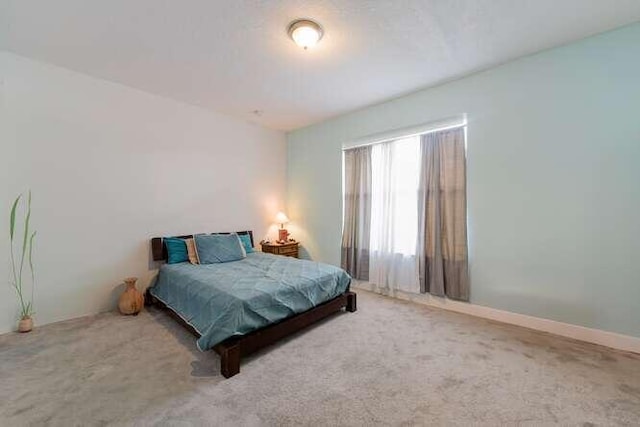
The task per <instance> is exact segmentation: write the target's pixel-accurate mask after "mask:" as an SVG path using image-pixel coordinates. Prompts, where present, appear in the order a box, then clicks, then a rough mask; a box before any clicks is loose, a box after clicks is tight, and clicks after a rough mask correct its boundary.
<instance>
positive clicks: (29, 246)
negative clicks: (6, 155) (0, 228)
mask: <svg viewBox="0 0 640 427" xmlns="http://www.w3.org/2000/svg"><path fill="white" fill-rule="evenodd" d="M21 199H22V194H20V195H19V196H18V197H16V199H15V201H14V202H13V206H12V207H11V216H10V218H9V237H10V241H11V251H10V252H11V285H12V286H13V287H14V288H15V290H16V293H17V294H18V300H19V301H20V322H19V323H18V331H20V332H29V331H31V330H32V329H33V317H32V316H33V315H34V311H33V290H34V285H35V273H34V269H33V241H34V238H35V237H36V232H35V231H33V232H31V230H30V229H29V225H30V224H29V223H30V221H31V191H29V194H28V198H27V207H26V212H25V213H24V225H23V230H22V232H21V233H20V234H21V236H18V235H17V230H16V214H17V210H18V206H19V204H20V200H21ZM16 252H17V253H18V254H19V257H16V254H15V253H16ZM25 262H26V263H27V264H28V266H25ZM25 268H28V269H29V271H30V272H31V275H30V276H31V277H30V278H31V298H28V297H27V296H25V288H26V286H25V282H26V280H25V277H24V276H23V273H24V271H25Z"/></svg>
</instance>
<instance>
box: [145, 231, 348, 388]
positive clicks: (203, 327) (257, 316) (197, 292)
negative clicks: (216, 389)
mask: <svg viewBox="0 0 640 427" xmlns="http://www.w3.org/2000/svg"><path fill="white" fill-rule="evenodd" d="M237 233H238V234H248V235H249V236H250V238H251V243H252V245H253V233H251V232H250V231H242V232H237ZM178 237H181V238H188V237H191V236H178ZM151 246H152V254H153V259H154V260H155V261H163V260H166V258H167V252H166V247H165V245H164V243H163V239H162V238H154V239H152V241H151ZM350 282H351V278H350V277H349V275H348V274H347V273H346V272H345V271H344V270H342V269H340V268H338V267H334V266H331V265H327V264H322V263H318V262H313V261H308V260H299V259H295V258H290V257H284V256H279V255H272V254H266V253H262V252H253V253H249V254H247V257H246V258H244V259H242V260H239V261H233V262H226V263H220V264H208V265H192V264H190V263H188V262H184V263H178V264H163V265H161V266H160V269H159V273H158V277H157V280H156V282H155V284H154V285H153V286H152V287H150V288H149V289H148V290H147V295H148V298H147V300H148V301H149V302H150V303H156V304H159V305H161V306H164V307H166V308H168V309H169V310H170V311H171V312H172V313H173V315H174V317H176V318H178V319H179V320H180V321H181V323H183V324H185V325H186V326H187V327H188V328H189V329H190V330H191V331H192V332H193V333H194V334H195V335H196V336H197V337H198V340H197V343H196V344H197V346H198V349H200V350H201V351H205V350H210V349H212V350H214V351H216V352H217V353H218V354H219V355H220V362H221V363H220V369H221V373H222V375H223V376H224V377H226V378H229V377H231V376H233V375H235V374H237V373H238V372H239V371H240V359H241V358H242V357H243V356H246V355H248V354H250V353H252V352H254V351H256V350H258V349H260V348H263V347H265V346H267V345H269V344H271V343H273V342H275V341H277V340H279V339H281V338H283V337H285V336H287V335H289V334H292V333H294V332H297V331H299V330H301V329H303V328H305V327H307V326H308V325H310V324H312V323H315V322H317V321H318V320H321V319H323V318H325V317H327V316H329V315H330V314H332V313H334V312H337V311H340V310H342V309H343V308H344V309H346V310H347V311H351V312H353V311H355V310H356V295H355V293H353V292H350Z"/></svg>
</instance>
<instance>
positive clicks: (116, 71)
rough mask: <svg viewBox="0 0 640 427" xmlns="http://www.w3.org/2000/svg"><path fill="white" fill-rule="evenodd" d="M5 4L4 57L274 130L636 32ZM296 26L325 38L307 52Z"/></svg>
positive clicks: (634, 5)
mask: <svg viewBox="0 0 640 427" xmlns="http://www.w3.org/2000/svg"><path fill="white" fill-rule="evenodd" d="M0 2H4V4H3V6H4V9H5V10H0V14H2V15H3V16H4V18H2V19H4V20H5V21H6V22H4V23H1V22H0V24H2V29H3V33H1V34H0V38H1V41H2V44H3V48H4V49H6V50H10V51H13V52H15V53H17V54H20V55H24V56H27V57H31V58H35V59H38V60H42V61H46V62H50V63H53V64H56V65H60V66H63V67H66V68H70V69H73V70H76V71H80V72H83V73H86V74H89V75H92V76H95V77H100V78H103V79H107V80H111V81H114V82H119V83H122V84H125V85H128V86H132V87H135V88H138V89H142V90H145V91H148V92H152V93H156V94H160V95H163V96H166V97H169V98H173V99H176V100H180V101H184V102H187V103H190V104H194V105H198V106H202V107H205V108H209V109H211V110H214V111H218V112H222V113H226V114H230V115H233V116H237V117H242V118H245V119H247V120H251V121H254V122H257V123H260V124H262V125H265V126H268V127H271V128H275V129H282V130H291V129H295V128H298V127H302V126H305V125H309V124H312V123H315V122H319V121H322V120H324V119H327V118H329V117H332V116H336V115H339V114H342V113H345V112H348V111H352V110H355V109H358V108H361V107H364V106H367V105H371V104H374V103H378V102H381V101H384V100H387V99H390V98H394V97H397V96H400V95H403V94H406V93H409V92H412V91H414V90H417V89H420V88H425V87H428V86H432V85H436V84H438V83H441V82H443V81H447V80H451V79H454V78H457V77H460V76H463V75H466V74H469V73H472V72H474V71H478V70H482V69H486V68H488V67H491V66H493V65H496V64H500V63H502V62H505V61H507V60H510V59H513V58H517V57H520V56H523V55H526V54H529V53H533V52H536V51H540V50H542V49H546V48H549V47H553V46H557V45H561V44H564V43H567V42H570V41H573V40H577V39H580V38H583V37H586V36H589V35H592V34H596V33H599V32H602V31H606V30H609V29H613V28H616V27H619V26H622V25H625V24H628V23H631V22H635V21H639V20H640V1H638V0H394V1H388V0H313V1H312V0H182V1H171V0H135V1H131V0H109V1H87V0H56V1H35V0H0ZM300 17H306V18H313V19H315V20H316V21H318V22H319V23H320V24H321V25H322V26H323V27H324V30H325V35H324V38H323V39H322V41H321V43H320V44H319V45H317V46H316V47H315V48H313V49H310V50H308V51H304V50H302V49H301V48H299V47H298V46H296V45H295V44H294V43H293V42H292V41H291V40H290V39H288V38H287V34H286V27H287V24H289V23H290V22H291V21H292V20H294V19H296V18H300ZM255 110H260V111H261V114H259V115H257V114H254V113H253V111H255Z"/></svg>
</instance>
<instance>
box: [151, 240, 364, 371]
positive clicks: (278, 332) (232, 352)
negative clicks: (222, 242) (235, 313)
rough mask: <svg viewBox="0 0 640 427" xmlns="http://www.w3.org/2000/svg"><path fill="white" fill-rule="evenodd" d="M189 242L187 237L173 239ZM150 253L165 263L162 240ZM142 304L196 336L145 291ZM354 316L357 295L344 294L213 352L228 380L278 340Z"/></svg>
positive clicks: (235, 338) (153, 242)
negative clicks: (339, 316) (341, 315)
mask: <svg viewBox="0 0 640 427" xmlns="http://www.w3.org/2000/svg"><path fill="white" fill-rule="evenodd" d="M237 233H238V234H248V235H249V237H250V238H251V245H252V246H253V233H252V232H251V231H238V232H237ZM176 237H180V238H183V239H184V238H189V237H191V235H187V236H176ZM151 252H152V255H153V260H154V261H164V260H166V259H167V248H166V245H165V244H164V242H163V240H162V238H161V237H154V238H153V239H151ZM145 301H146V302H147V304H157V305H159V306H161V307H164V308H167V309H168V310H169V312H170V313H171V314H172V317H174V318H175V319H177V320H178V321H179V322H180V323H181V324H182V325H184V326H185V327H186V328H187V329H188V330H190V331H191V332H192V333H193V334H194V335H196V336H199V333H198V332H197V331H196V330H195V329H194V328H193V327H192V326H191V325H189V324H187V323H186V322H185V321H184V320H182V318H181V317H180V316H179V315H178V313H175V312H174V311H173V310H172V309H171V308H170V307H167V306H166V305H165V304H163V303H162V302H161V301H159V300H158V299H156V298H155V297H153V295H151V294H150V293H149V290H147V294H146V298H145ZM343 308H345V309H346V311H349V312H354V311H356V310H357V301H356V294H355V293H354V292H350V291H347V292H345V293H343V294H341V295H339V296H337V297H336V298H334V299H332V300H329V301H327V302H325V303H322V304H320V305H318V306H316V307H314V308H312V309H310V310H307V311H305V312H303V313H300V314H296V315H295V316H292V317H288V318H286V319H284V320H282V321H280V322H278V323H274V324H272V325H269V326H265V327H264V328H261V329H258V330H256V331H254V332H251V333H249V334H247V335H241V336H233V337H231V338H228V339H226V340H225V341H223V342H221V343H219V344H217V345H216V346H214V347H213V350H214V351H215V352H216V353H218V354H219V355H220V372H221V373H222V375H223V376H224V377H225V378H230V377H232V376H234V375H235V374H237V373H239V372H240V359H241V358H242V357H245V356H247V355H249V354H251V353H253V352H255V351H257V350H260V349H261V348H264V347H267V346H269V345H271V344H273V343H274V342H276V341H279V340H280V339H282V338H284V337H286V336H288V335H291V334H294V333H296V332H298V331H300V330H302V329H304V328H306V327H307V326H309V325H311V324H313V323H315V322H318V321H319V320H322V319H324V318H325V317H327V316H329V315H331V314H333V313H335V312H337V311H340V310H342V309H343Z"/></svg>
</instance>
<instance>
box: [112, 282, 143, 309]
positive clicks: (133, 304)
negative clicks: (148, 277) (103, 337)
mask: <svg viewBox="0 0 640 427" xmlns="http://www.w3.org/2000/svg"><path fill="white" fill-rule="evenodd" d="M137 280H138V278H137V277H128V278H126V279H124V283H125V285H127V289H125V291H124V292H123V293H122V295H120V300H119V301H118V309H120V313H122V314H133V315H134V316H135V315H137V314H138V313H140V310H142V307H143V306H144V295H142V292H140V291H139V290H137V289H136V281H137Z"/></svg>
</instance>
